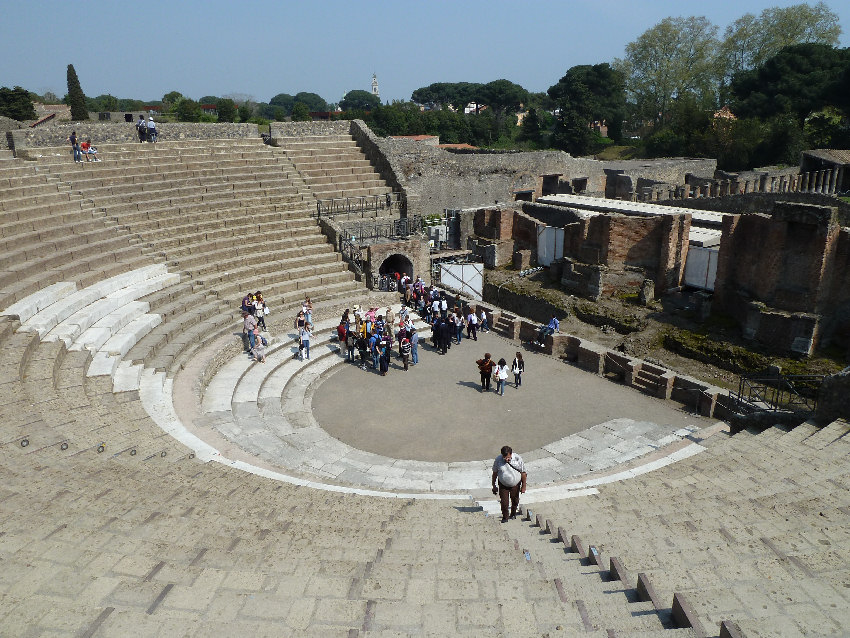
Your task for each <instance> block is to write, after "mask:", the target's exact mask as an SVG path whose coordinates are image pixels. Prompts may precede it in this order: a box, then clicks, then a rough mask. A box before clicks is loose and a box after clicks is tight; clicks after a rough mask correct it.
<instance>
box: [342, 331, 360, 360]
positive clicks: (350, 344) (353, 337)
mask: <svg viewBox="0 0 850 638" xmlns="http://www.w3.org/2000/svg"><path fill="white" fill-rule="evenodd" d="M345 347H346V349H347V350H348V360H349V361H351V363H354V349H355V348H356V347H357V333H356V332H354V331H353V330H351V329H349V330H348V332H346V334H345ZM361 359H362V357H361Z"/></svg>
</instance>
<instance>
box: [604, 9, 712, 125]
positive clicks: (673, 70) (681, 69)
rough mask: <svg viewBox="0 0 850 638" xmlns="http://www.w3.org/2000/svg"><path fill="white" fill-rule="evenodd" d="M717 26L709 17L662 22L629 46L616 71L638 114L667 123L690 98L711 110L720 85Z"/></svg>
mask: <svg viewBox="0 0 850 638" xmlns="http://www.w3.org/2000/svg"><path fill="white" fill-rule="evenodd" d="M716 36H717V27H716V26H715V25H713V24H711V23H710V22H709V21H708V20H707V19H706V18H705V17H702V16H701V17H689V18H664V20H662V21H661V22H659V23H658V24H656V25H655V26H654V27H652V28H650V29H648V30H647V31H645V32H644V33H643V34H641V35H640V37H638V39H637V40H635V41H634V42H630V43H629V44H627V45H626V57H625V59H624V60H617V61H615V66H616V67H617V68H618V69H619V70H620V71H622V72H623V73H624V75H625V77H626V90H627V91H628V93H629V94H630V96H631V98H632V99H633V100H634V101H635V103H636V104H637V107H638V109H639V112H640V114H641V115H642V116H643V117H645V118H647V119H649V120H652V121H653V122H655V124H656V125H658V124H663V123H666V122H667V121H668V120H669V116H670V107H671V104H672V102H673V100H674V99H675V98H676V97H678V96H681V95H682V94H684V93H691V94H692V95H694V96H696V97H697V99H698V100H699V101H700V102H701V103H704V104H706V105H707V106H711V105H713V103H714V101H715V95H716V90H717V86H718V84H719V75H720V72H719V70H718V53H717V52H718V47H719V42H718V40H717V37H716Z"/></svg>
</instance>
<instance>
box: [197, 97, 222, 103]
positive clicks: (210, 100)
mask: <svg viewBox="0 0 850 638" xmlns="http://www.w3.org/2000/svg"><path fill="white" fill-rule="evenodd" d="M220 99H221V98H220V97H216V96H215V95H205V96H204V97H202V98H200V99H199V100H198V104H218V101H219V100H220Z"/></svg>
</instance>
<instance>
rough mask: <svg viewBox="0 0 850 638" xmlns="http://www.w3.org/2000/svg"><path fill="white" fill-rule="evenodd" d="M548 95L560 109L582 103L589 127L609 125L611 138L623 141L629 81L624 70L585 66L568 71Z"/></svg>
mask: <svg viewBox="0 0 850 638" xmlns="http://www.w3.org/2000/svg"><path fill="white" fill-rule="evenodd" d="M547 93H548V95H549V97H550V98H551V99H552V101H554V102H555V103H556V104H557V106H558V108H559V109H561V110H564V108H568V106H567V104H568V103H570V104H573V105H575V103H576V101H577V100H578V101H580V102H581V106H580V108H579V110H580V111H582V112H585V115H586V116H587V118H588V124H589V123H590V122H593V121H600V122H601V121H604V122H605V123H606V124H607V126H608V137H610V138H611V139H614V140H619V139H620V138H621V137H622V133H623V119H624V118H625V114H626V78H625V76H624V75H623V73H622V71H619V70H617V69H614V68H613V67H611V65H610V64H608V63H607V62H604V63H602V64H594V65H592V66H591V65H589V64H584V65H579V66H574V67H572V68H570V69H568V70H567V72H566V74H565V75H564V77H562V78H561V79H560V80H559V81H558V83H557V84H555V85H554V86H550V87H549V90H548V92H547Z"/></svg>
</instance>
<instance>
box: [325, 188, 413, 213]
mask: <svg viewBox="0 0 850 638" xmlns="http://www.w3.org/2000/svg"><path fill="white" fill-rule="evenodd" d="M403 203H404V193H392V192H391V193H381V194H378V195H359V196H356V197H332V198H331V199H317V200H316V213H315V216H316V217H333V216H334V215H347V214H350V213H361V214H362V213H365V212H367V211H379V210H401V209H402V207H403Z"/></svg>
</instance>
